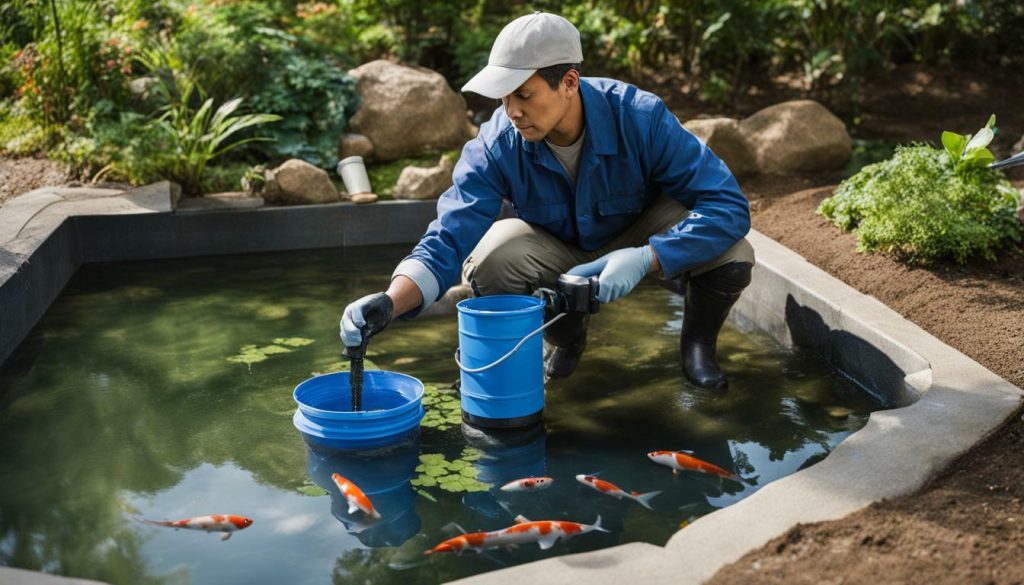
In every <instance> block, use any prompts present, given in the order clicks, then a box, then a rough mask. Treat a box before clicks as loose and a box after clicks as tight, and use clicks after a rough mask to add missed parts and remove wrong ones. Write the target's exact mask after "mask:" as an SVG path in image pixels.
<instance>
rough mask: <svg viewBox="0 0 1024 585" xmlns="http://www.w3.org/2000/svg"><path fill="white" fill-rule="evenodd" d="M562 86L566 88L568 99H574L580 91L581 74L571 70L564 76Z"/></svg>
mask: <svg viewBox="0 0 1024 585" xmlns="http://www.w3.org/2000/svg"><path fill="white" fill-rule="evenodd" d="M562 85H563V86H564V87H565V91H566V97H572V95H573V94H574V93H577V92H579V90H580V72H579V71H576V70H575V69H570V70H568V71H566V72H565V75H563V76H562Z"/></svg>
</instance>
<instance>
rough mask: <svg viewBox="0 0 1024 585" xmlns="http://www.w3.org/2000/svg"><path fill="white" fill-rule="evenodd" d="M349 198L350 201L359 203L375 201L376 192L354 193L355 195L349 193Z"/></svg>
mask: <svg viewBox="0 0 1024 585" xmlns="http://www.w3.org/2000/svg"><path fill="white" fill-rule="evenodd" d="M349 200H350V201H352V203H356V204H359V205H365V204H367V203H375V202H376V201H377V194H376V193H356V194H355V195H349Z"/></svg>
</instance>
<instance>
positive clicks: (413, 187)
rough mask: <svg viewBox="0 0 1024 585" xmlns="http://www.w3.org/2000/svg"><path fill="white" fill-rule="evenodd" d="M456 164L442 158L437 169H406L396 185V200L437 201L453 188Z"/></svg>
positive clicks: (444, 157)
mask: <svg viewBox="0 0 1024 585" xmlns="http://www.w3.org/2000/svg"><path fill="white" fill-rule="evenodd" d="M454 170H455V163H453V162H452V161H451V160H449V159H448V157H447V156H442V157H441V160H440V161H438V163H437V166H436V167H430V168H423V167H405V168H404V169H402V174H401V175H399V176H398V182H397V183H395V199H437V198H438V197H439V196H440V195H441V193H444V192H445V190H446V189H448V187H451V186H452V171H454Z"/></svg>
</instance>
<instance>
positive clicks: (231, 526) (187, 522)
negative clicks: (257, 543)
mask: <svg viewBox="0 0 1024 585" xmlns="http://www.w3.org/2000/svg"><path fill="white" fill-rule="evenodd" d="M141 520H142V521H143V522H145V523H146V524H152V525H154V526H167V527H169V528H175V529H178V528H184V529H186V530H205V531H206V532H223V533H224V535H223V536H221V537H220V539H221V540H227V539H229V538H231V533H232V532H235V531H237V530H242V529H243V528H248V527H249V526H251V525H252V520H251V519H249V518H246V517H245V516H235V515H234V514H210V515H209V516H196V517H195V518H185V519H184V520H164V521H161V520H146V519H145V518H142V519H141Z"/></svg>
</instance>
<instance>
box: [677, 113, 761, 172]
mask: <svg viewBox="0 0 1024 585" xmlns="http://www.w3.org/2000/svg"><path fill="white" fill-rule="evenodd" d="M683 127H684V128H686V129H687V130H689V131H690V132H692V133H693V135H694V136H696V137H697V138H700V139H701V140H703V141H704V144H707V145H708V148H710V149H711V150H712V152H714V153H715V154H716V155H718V158H720V159H722V160H723V161H725V164H726V165H727V166H728V167H729V170H730V171H732V174H734V175H736V176H743V175H749V174H751V173H753V172H755V171H756V170H757V165H756V163H755V161H754V153H753V152H752V151H751V148H750V145H749V144H747V141H746V139H744V138H743V134H741V133H740V123H739V122H737V121H736V120H733V119H731V118H706V119H699V120H690V121H689V122H686V123H685V124H683Z"/></svg>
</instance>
